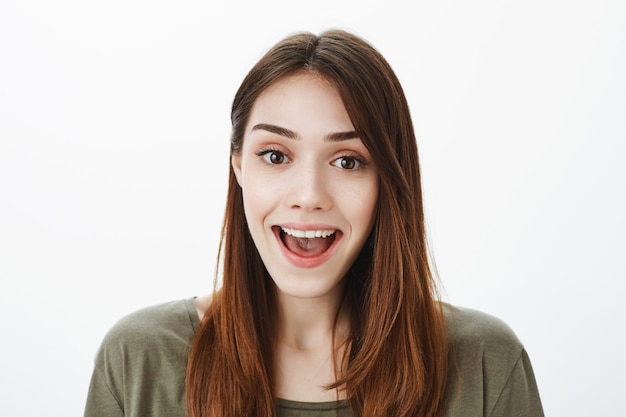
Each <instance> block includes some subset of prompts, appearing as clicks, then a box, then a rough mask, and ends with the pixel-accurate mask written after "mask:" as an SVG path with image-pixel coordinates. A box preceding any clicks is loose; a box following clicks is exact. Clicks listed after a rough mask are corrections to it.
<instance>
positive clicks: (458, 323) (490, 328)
mask: <svg viewBox="0 0 626 417" xmlns="http://www.w3.org/2000/svg"><path fill="white" fill-rule="evenodd" d="M443 310H444V317H445V321H446V328H447V331H448V338H449V343H450V346H451V348H452V349H455V348H462V349H463V350H466V351H467V350H480V351H482V352H484V351H493V350H500V351H504V352H508V353H509V354H510V355H512V356H518V355H519V354H520V353H521V351H522V350H523V345H522V343H521V342H520V340H519V339H518V337H517V335H516V334H515V333H514V332H513V330H512V329H511V328H510V327H509V326H508V325H507V324H506V323H505V322H504V321H502V320H500V319H499V318H497V317H494V316H492V315H490V314H487V313H483V312H481V311H478V310H473V309H470V308H465V307H458V306H453V305H450V304H444V305H443Z"/></svg>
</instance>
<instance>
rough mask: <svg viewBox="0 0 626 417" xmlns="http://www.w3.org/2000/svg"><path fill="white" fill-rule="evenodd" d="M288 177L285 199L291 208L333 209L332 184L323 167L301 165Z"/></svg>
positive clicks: (311, 164)
mask: <svg viewBox="0 0 626 417" xmlns="http://www.w3.org/2000/svg"><path fill="white" fill-rule="evenodd" d="M288 177H289V179H288V182H289V184H288V188H287V189H286V191H287V193H286V197H285V198H286V203H287V205H288V206H289V207H290V208H295V209H302V210H307V211H316V210H319V211H323V210H328V209H330V208H331V207H332V195H331V187H332V184H330V181H329V180H330V179H329V178H328V177H327V176H326V175H325V172H324V169H323V168H322V167H318V166H316V165H315V164H313V163H307V164H304V163H301V164H300V165H299V166H297V167H294V168H293V169H292V170H291V172H290V173H289V174H288Z"/></svg>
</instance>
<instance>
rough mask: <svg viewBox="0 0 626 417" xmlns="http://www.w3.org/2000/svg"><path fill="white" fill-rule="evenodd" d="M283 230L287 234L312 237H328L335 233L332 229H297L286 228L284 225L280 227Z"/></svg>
mask: <svg viewBox="0 0 626 417" xmlns="http://www.w3.org/2000/svg"><path fill="white" fill-rule="evenodd" d="M281 229H283V232H285V233H287V234H288V235H291V236H294V237H300V238H307V239H313V238H314V237H328V236H330V235H332V234H333V233H335V231H334V230H297V229H288V228H286V227H282V228H281Z"/></svg>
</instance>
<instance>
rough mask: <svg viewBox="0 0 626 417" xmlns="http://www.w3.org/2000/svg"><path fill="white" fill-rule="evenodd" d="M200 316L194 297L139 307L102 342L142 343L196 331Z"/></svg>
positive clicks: (105, 343)
mask: <svg viewBox="0 0 626 417" xmlns="http://www.w3.org/2000/svg"><path fill="white" fill-rule="evenodd" d="M198 323H199V319H198V317H197V313H196V312H195V308H194V303H193V299H185V300H177V301H171V302H167V303H162V304H158V305H154V306H150V307H146V308H143V309H141V310H137V311H135V312H133V313H131V314H128V315H127V316H125V317H123V318H122V319H120V320H119V321H118V322H117V323H115V325H113V327H112V328H111V329H110V330H109V332H108V333H107V334H106V336H105V338H104V341H103V346H107V345H111V344H113V345H118V344H124V345H133V344H137V343H140V344H143V343H145V342H149V341H151V340H155V339H159V340H162V339H163V338H168V337H174V338H176V337H186V336H189V335H193V334H194V333H195V331H196V329H197V327H198Z"/></svg>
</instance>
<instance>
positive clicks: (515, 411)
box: [489, 350, 543, 417]
mask: <svg viewBox="0 0 626 417" xmlns="http://www.w3.org/2000/svg"><path fill="white" fill-rule="evenodd" d="M489 416H490V417H543V408H542V406H541V400H540V398H539V391H538V390H537V383H536V381H535V374H534V372H533V369H532V366H531V364H530V359H529V358H528V355H527V353H526V350H522V353H521V354H520V357H519V359H518V360H517V362H516V363H515V366H514V367H513V369H512V371H511V373H510V375H509V378H508V379H507V381H506V383H505V385H504V387H503V388H502V391H501V393H500V396H499V397H498V400H497V401H496V403H495V405H494V408H493V411H492V412H491V413H490V414H489Z"/></svg>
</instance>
